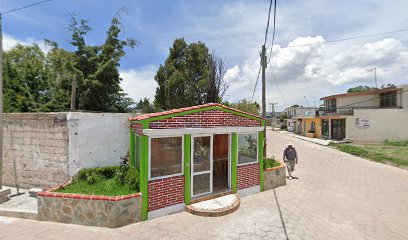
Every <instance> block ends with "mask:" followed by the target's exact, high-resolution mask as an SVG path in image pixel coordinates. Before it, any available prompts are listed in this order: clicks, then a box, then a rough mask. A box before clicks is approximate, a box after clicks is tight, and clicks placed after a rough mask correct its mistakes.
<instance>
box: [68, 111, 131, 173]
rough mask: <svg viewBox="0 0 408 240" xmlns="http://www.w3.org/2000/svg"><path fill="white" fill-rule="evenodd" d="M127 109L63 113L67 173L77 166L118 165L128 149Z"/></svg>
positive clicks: (75, 170) (74, 170) (128, 114)
mask: <svg viewBox="0 0 408 240" xmlns="http://www.w3.org/2000/svg"><path fill="white" fill-rule="evenodd" d="M131 116H133V114H130V113H79V112H72V113H71V112H70V113H67V121H68V134H69V175H70V176H71V177H72V176H74V175H75V173H77V172H78V171H79V170H80V169H81V168H89V167H101V166H109V165H119V163H120V157H122V156H124V155H126V154H127V152H128V149H129V123H128V118H129V117H131Z"/></svg>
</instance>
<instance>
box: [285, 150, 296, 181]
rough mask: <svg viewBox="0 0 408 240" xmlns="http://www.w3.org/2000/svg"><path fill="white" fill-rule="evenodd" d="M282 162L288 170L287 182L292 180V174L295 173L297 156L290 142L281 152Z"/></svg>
mask: <svg viewBox="0 0 408 240" xmlns="http://www.w3.org/2000/svg"><path fill="white" fill-rule="evenodd" d="M283 162H284V163H285V164H286V167H287V168H288V173H289V180H292V172H293V171H295V164H297V163H298V155H297V152H296V149H295V148H294V147H293V144H292V143H291V142H289V143H288V147H287V148H286V149H285V151H283Z"/></svg>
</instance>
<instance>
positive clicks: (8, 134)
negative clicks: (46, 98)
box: [3, 113, 69, 188]
mask: <svg viewBox="0 0 408 240" xmlns="http://www.w3.org/2000/svg"><path fill="white" fill-rule="evenodd" d="M3 130H4V143H3V149H4V151H3V183H4V185H6V186H14V185H15V184H14V170H13V162H14V161H15V162H16V165H17V176H18V181H19V183H20V187H23V188H30V187H51V186H56V185H58V184H61V183H63V182H66V181H67V180H68V179H69V175H68V126H67V119H66V114H65V113H46V114H45V113H29V114H26V113H11V114H4V126H3Z"/></svg>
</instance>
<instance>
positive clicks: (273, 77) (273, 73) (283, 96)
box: [271, 71, 288, 106]
mask: <svg viewBox="0 0 408 240" xmlns="http://www.w3.org/2000/svg"><path fill="white" fill-rule="evenodd" d="M271 72H272V80H274V83H275V84H276V87H277V88H278V91H279V94H280V95H281V97H282V99H283V101H284V102H285V104H286V106H288V102H287V101H286V98H285V95H283V93H282V91H281V89H280V86H279V81H278V78H277V77H276V74H275V72H273V71H271Z"/></svg>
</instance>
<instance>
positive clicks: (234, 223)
mask: <svg viewBox="0 0 408 240" xmlns="http://www.w3.org/2000/svg"><path fill="white" fill-rule="evenodd" d="M268 141H269V144H268V149H267V151H268V156H270V155H272V154H273V155H275V156H280V155H282V151H283V149H284V148H285V146H286V143H287V142H288V141H292V142H293V143H294V146H295V147H296V149H297V150H298V153H299V164H298V166H297V168H296V171H295V172H294V176H296V177H298V178H299V179H294V180H290V181H289V180H287V185H286V186H284V187H279V188H277V189H275V190H269V191H265V192H262V193H257V194H254V195H251V196H248V197H243V198H241V206H240V208H239V209H238V210H237V211H236V212H234V213H232V214H230V215H226V216H223V217H216V218H207V217H199V216H193V215H191V214H189V213H186V212H183V213H179V214H173V215H169V216H165V217H162V218H158V219H154V220H150V221H147V222H140V223H136V224H132V225H128V226H125V227H122V228H118V229H105V228H95V227H84V226H78V225H69V224H59V223H50V222H37V221H32V220H23V219H19V220H9V219H5V220H1V219H0V234H1V237H3V239H15V240H18V239H38V238H41V239H62V240H63V239H70V240H71V239H97V240H103V239H325V240H326V239H382V240H383V239H407V236H408V228H407V222H408V188H407V187H406V186H408V171H406V170H404V169H399V168H395V167H392V166H388V165H383V164H379V163H375V162H370V161H368V160H365V159H361V158H358V157H354V156H350V155H348V154H346V153H342V152H339V151H337V150H335V149H331V148H328V147H324V146H320V145H317V144H314V143H309V142H305V141H303V140H300V139H294V138H291V137H289V136H285V135H282V134H278V133H272V132H270V131H268ZM1 237H0V238H1Z"/></svg>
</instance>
